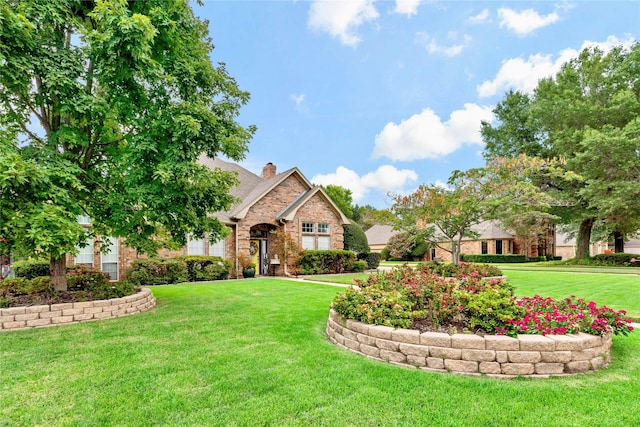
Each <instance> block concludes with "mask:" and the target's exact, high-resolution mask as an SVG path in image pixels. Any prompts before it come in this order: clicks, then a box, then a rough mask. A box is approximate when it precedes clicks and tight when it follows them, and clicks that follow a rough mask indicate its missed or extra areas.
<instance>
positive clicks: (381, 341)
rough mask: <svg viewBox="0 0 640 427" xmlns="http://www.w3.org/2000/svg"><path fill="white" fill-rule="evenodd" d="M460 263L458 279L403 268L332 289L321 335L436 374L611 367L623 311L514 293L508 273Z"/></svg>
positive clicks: (624, 330)
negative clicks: (340, 291)
mask: <svg viewBox="0 0 640 427" xmlns="http://www.w3.org/2000/svg"><path fill="white" fill-rule="evenodd" d="M488 274H496V272H495V271H491V272H490V271H489V270H487V269H484V267H482V266H479V267H473V266H469V265H466V266H464V268H463V269H462V270H460V272H459V274H456V277H454V278H444V277H440V276H437V275H435V274H433V272H432V271H430V270H429V267H428V266H424V265H423V266H419V267H418V268H416V269H412V268H411V267H409V266H408V265H404V266H402V267H399V268H397V269H394V270H393V271H391V272H388V273H381V274H372V275H370V276H369V278H368V279H367V280H366V281H356V285H355V286H353V287H351V288H349V289H347V290H346V291H345V293H343V294H340V295H337V296H336V298H335V299H334V301H333V303H332V305H331V307H332V310H331V315H330V318H329V321H328V323H327V335H328V336H329V338H330V340H331V341H332V342H334V343H336V344H338V345H341V346H343V347H346V348H348V349H350V350H353V351H355V352H358V353H361V354H364V355H366V356H369V357H373V358H375V359H379V360H386V361H389V362H393V363H398V364H401V365H410V366H417V367H420V368H423V369H429V370H435V371H442V372H445V371H451V372H459V373H467V374H478V375H479V374H488V375H497V376H507V377H508V376H514V375H538V376H549V375H565V374H573V373H582V372H587V371H591V370H597V369H598V368H599V367H601V366H604V365H606V364H607V363H609V359H610V348H611V336H612V335H613V334H623V335H627V334H628V333H629V332H631V331H632V330H633V327H632V326H631V321H630V320H628V319H625V318H624V315H625V314H626V313H625V312H624V311H622V310H620V311H614V310H612V309H610V308H608V307H606V306H601V307H598V306H597V305H596V304H595V303H594V302H586V301H585V300H583V299H577V300H575V301H574V298H573V297H572V298H565V299H563V300H558V301H555V300H553V299H551V298H542V297H539V296H535V297H532V298H522V299H519V300H518V299H516V297H515V295H514V292H513V287H512V286H511V285H510V284H509V283H508V282H507V281H506V280H505V279H504V278H488V277H483V276H486V275H488Z"/></svg>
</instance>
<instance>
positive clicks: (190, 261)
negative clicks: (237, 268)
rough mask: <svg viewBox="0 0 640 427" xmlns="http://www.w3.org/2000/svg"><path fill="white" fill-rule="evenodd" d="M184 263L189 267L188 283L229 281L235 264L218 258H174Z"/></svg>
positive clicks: (189, 256)
mask: <svg viewBox="0 0 640 427" xmlns="http://www.w3.org/2000/svg"><path fill="white" fill-rule="evenodd" d="M173 259H175V260H179V261H184V263H185V264H186V265H187V281H189V282H202V281H207V280H223V279H228V278H229V274H230V272H231V268H232V267H233V264H232V263H231V261H227V260H223V259H222V258H220V257H217V256H204V255H203V256H195V255H188V256H180V257H176V258H173Z"/></svg>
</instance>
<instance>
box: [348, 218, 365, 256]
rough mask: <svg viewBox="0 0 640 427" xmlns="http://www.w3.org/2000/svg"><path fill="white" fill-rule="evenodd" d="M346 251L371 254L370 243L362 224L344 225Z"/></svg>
mask: <svg viewBox="0 0 640 427" xmlns="http://www.w3.org/2000/svg"><path fill="white" fill-rule="evenodd" d="M344 249H345V250H346V251H353V252H355V253H357V254H359V253H367V252H369V241H368V240H367V235H366V234H365V233H364V230H362V227H361V226H360V224H357V223H351V224H345V225H344Z"/></svg>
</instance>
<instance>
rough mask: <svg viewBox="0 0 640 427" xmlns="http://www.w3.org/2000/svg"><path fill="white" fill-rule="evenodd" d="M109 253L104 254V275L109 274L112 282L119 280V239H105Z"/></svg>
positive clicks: (105, 247) (105, 245)
mask: <svg viewBox="0 0 640 427" xmlns="http://www.w3.org/2000/svg"><path fill="white" fill-rule="evenodd" d="M103 249H105V250H106V252H107V253H102V267H101V270H102V272H103V273H107V274H108V275H109V277H110V278H111V280H114V281H115V280H118V239H116V238H114V237H105V239H104V247H103Z"/></svg>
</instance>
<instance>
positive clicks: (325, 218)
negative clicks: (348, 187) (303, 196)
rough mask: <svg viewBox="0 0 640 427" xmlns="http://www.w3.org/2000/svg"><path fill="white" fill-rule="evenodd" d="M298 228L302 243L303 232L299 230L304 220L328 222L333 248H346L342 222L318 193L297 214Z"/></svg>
mask: <svg viewBox="0 0 640 427" xmlns="http://www.w3.org/2000/svg"><path fill="white" fill-rule="evenodd" d="M294 222H295V223H296V230H298V233H297V235H298V239H299V240H298V242H299V243H300V244H302V233H300V232H299V230H301V228H302V223H303V222H312V223H315V224H317V223H328V224H329V231H330V233H331V249H344V229H343V228H342V222H341V221H340V218H339V217H338V215H336V213H335V212H334V211H333V210H332V209H331V208H330V207H329V205H328V204H327V202H326V201H325V200H324V199H323V198H322V197H321V196H320V195H319V194H317V193H316V195H315V196H313V197H312V198H311V199H310V200H309V201H307V203H305V205H304V206H302V207H301V208H300V209H299V210H298V213H297V215H296V221H294Z"/></svg>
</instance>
